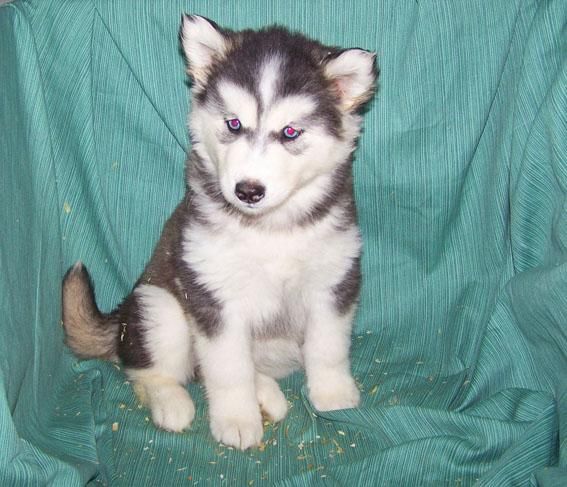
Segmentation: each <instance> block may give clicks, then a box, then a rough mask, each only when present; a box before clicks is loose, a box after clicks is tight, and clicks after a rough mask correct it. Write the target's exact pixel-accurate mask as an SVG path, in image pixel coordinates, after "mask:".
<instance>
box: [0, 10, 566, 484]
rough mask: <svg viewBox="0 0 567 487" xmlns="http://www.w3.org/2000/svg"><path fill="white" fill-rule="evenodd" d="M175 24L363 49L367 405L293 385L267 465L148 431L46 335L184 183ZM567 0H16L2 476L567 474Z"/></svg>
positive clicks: (1, 315) (132, 262) (150, 241)
mask: <svg viewBox="0 0 567 487" xmlns="http://www.w3.org/2000/svg"><path fill="white" fill-rule="evenodd" d="M182 11H188V12H194V13H200V14H203V15H205V16H208V17H210V18H212V19H214V20H216V21H217V22H218V23H219V24H221V25H225V26H229V27H232V28H243V27H258V26H262V25H265V24H270V23H274V22H277V23H280V24H284V25H287V26H289V27H291V28H293V29H298V30H301V31H303V32H305V33H307V34H308V35H311V36H314V37H316V38H318V39H320V40H322V41H323V42H326V43H331V44H338V45H342V46H359V47H364V48H367V49H373V50H376V51H377V52H378V60H379V64H380V67H381V78H380V89H379V94H378V96H377V98H376V100H375V102H374V103H373V104H372V108H371V110H370V111H369V113H368V114H367V116H366V124H365V133H364V135H363V137H362V140H361V145H360V148H359V150H358V152H357V156H356V162H355V165H356V181H357V183H356V192H357V199H358V204H359V209H360V223H361V227H362V231H363V235H364V240H365V254H364V260H363V267H364V288H363V293H362V302H361V309H360V312H359V314H358V318H357V323H356V330H355V336H354V337H353V343H354V345H353V368H354V372H355V375H356V377H357V379H358V381H359V383H360V387H361V389H362V391H363V393H362V397H363V399H362V405H361V407H360V408H359V409H356V410H345V411H338V412H333V413H325V414H315V412H314V411H313V409H312V407H311V406H310V404H309V402H308V400H307V398H306V395H305V389H304V387H303V377H302V375H301V374H296V375H294V376H292V377H290V378H288V379H286V380H284V381H282V387H283V389H284V391H285V394H286V396H287V397H288V399H289V401H290V403H291V409H290V413H289V416H288V418H287V419H286V420H285V421H284V422H283V423H281V424H279V425H275V426H274V425H266V432H265V438H264V439H265V445H264V446H263V447H262V448H261V449H260V450H254V451H248V452H244V453H242V452H239V451H235V450H231V449H229V448H225V447H222V446H220V445H218V444H216V443H215V442H214V441H213V440H212V438H211V436H210V434H209V430H208V425H207V411H206V403H205V401H204V398H203V392H202V390H201V388H200V386H199V385H194V384H193V385H190V386H189V388H190V390H191V393H192V395H193V397H194V398H195V399H196V402H197V408H198V412H197V418H196V420H195V423H194V426H193V427H192V429H191V430H190V431H188V432H186V433H184V434H181V435H174V434H169V433H166V432H162V431H158V430H156V429H155V428H154V426H153V425H152V423H151V421H150V420H149V418H148V415H149V412H148V411H147V410H145V409H142V408H140V407H139V406H138V403H137V401H136V399H135V397H134V395H133V392H132V389H131V386H130V384H129V383H128V382H127V381H126V380H125V377H124V376H123V375H122V373H121V372H120V371H119V370H117V368H116V367H114V366H112V365H110V364H107V363H102V362H98V361H86V362H78V361H77V360H76V359H74V358H73V357H72V356H71V354H70V353H69V351H68V350H67V349H66V348H65V347H64V345H63V333H62V329H61V326H60V311H61V309H60V281H61V278H62V275H63V273H64V271H65V270H66V268H67V267H68V266H69V265H71V264H72V263H73V262H74V261H76V260H78V259H81V260H83V261H84V262H85V263H86V264H87V265H88V267H89V269H90V270H91V271H92V274H93V276H94V280H95V282H96V284H97V288H96V291H97V297H98V300H99V303H100V304H101V307H102V308H103V309H106V310H108V309H110V308H112V307H113V306H114V305H115V304H116V303H117V302H118V301H120V299H121V298H122V297H123V296H124V295H125V294H126V293H127V292H128V290H129V288H130V286H131V285H132V284H133V282H134V281H135V279H136V278H137V276H138V274H139V273H140V271H141V270H142V268H143V266H144V263H145V262H146V260H147V259H148V257H149V255H150V252H151V250H152V247H153V245H154V243H155V242H156V239H157V238H158V235H159V233H160V230H161V226H162V224H163V222H164V220H165V219H166V218H167V216H168V215H169V213H170V211H171V210H172V209H173V208H174V206H175V205H176V203H177V201H178V200H179V198H180V197H181V195H182V193H183V168H184V158H185V152H186V150H187V146H188V139H187V134H186V115H187V110H188V101H187V100H188V95H187V84H186V80H185V75H184V69H183V60H182V58H181V55H180V53H179V47H178V41H177V30H178V24H179V20H180V14H181V12H182ZM566 23H567V2H566V1H565V0H555V1H551V0H550V1H543V0H542V1H536V0H533V1H530V0H525V1H522V0H515V1H512V0H510V1H506V2H504V1H498V2H488V1H485V0H453V1H441V0H439V1H436V0H419V1H418V0H379V1H377V0H365V1H363V0H360V1H354V2H348V1H346V0H345V1H341V0H328V1H324V0H311V1H309V2H307V1H304V0H302V1H295V0H287V1H285V2H276V1H273V2H271V1H270V2H265V1H262V0H239V1H238V2H236V1H234V2H225V1H211V0H195V1H186V2H183V1H168V0H144V1H133V0H131V1H121V2H111V1H102V0H100V1H99V0H97V1H70V0H54V1H46V0H44V1H40V0H36V1H29V2H15V3H13V4H8V5H5V6H3V7H1V8H0V168H1V173H0V232H1V234H2V237H1V238H2V240H1V246H0V366H1V367H0V440H1V445H2V446H1V448H0V485H15V486H19V485H26V486H27V485H55V486H67V485H81V484H86V483H93V484H97V483H101V484H112V485H132V486H134V485H135V486H142V485H204V484H206V485H245V486H258V485H279V486H300V485H319V484H320V485H364V486H366V485H377V486H381V485H396V486H400V485H401V486H406V485H407V486H418V485H456V486H460V485H471V484H473V483H475V482H476V483H478V484H479V485H494V486H503V485H543V486H555V485H557V486H559V485H567V60H566V57H567V54H566V53H567V38H566V37H567V34H566V32H567V27H566Z"/></svg>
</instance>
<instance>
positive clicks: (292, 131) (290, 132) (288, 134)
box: [282, 125, 303, 140]
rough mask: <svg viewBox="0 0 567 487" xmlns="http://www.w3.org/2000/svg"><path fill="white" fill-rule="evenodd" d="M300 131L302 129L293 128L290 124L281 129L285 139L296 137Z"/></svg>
mask: <svg viewBox="0 0 567 487" xmlns="http://www.w3.org/2000/svg"><path fill="white" fill-rule="evenodd" d="M302 132H303V130H301V129H299V130H298V129H296V128H293V127H292V126H291V125H288V126H286V127H284V129H283V130H282V135H283V136H284V138H286V139H289V140H293V139H297V138H298V137H299V136H300V135H301V133H302Z"/></svg>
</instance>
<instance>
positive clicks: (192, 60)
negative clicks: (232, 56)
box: [180, 14, 229, 85]
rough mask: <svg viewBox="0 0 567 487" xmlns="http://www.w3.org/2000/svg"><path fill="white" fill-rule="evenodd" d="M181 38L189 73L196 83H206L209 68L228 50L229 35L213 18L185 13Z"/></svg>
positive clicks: (182, 19)
mask: <svg viewBox="0 0 567 487" xmlns="http://www.w3.org/2000/svg"><path fill="white" fill-rule="evenodd" d="M180 38H181V45H182V47H183V52H184V53H185V57H186V58H187V62H188V64H189V68H188V72H189V75H190V76H191V77H192V78H193V82H194V83H195V84H197V85H199V84H204V82H205V80H206V78H207V72H208V68H209V67H210V66H211V64H212V63H213V62H214V60H215V59H218V58H221V57H222V56H223V55H224V53H225V52H226V51H227V49H228V46H229V39H228V37H227V36H226V35H225V34H224V33H223V31H222V30H221V29H220V28H219V26H218V25H217V24H215V23H214V22H213V21H212V20H209V19H206V18H205V17H201V16H200V15H187V14H183V16H182V18H181V31H180Z"/></svg>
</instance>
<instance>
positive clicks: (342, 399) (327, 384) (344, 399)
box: [309, 374, 360, 411]
mask: <svg viewBox="0 0 567 487" xmlns="http://www.w3.org/2000/svg"><path fill="white" fill-rule="evenodd" d="M309 399H310V400H311V403H312V404H313V406H314V407H315V409H317V411H335V410H337V409H348V408H355V407H357V406H358V404H359V403H360V391H359V390H358V387H356V383H355V382H354V379H353V378H352V377H351V376H349V375H344V374H341V375H338V376H333V377H332V378H330V379H328V380H326V381H313V382H312V383H310V384H309Z"/></svg>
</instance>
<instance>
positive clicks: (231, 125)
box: [226, 118, 242, 133]
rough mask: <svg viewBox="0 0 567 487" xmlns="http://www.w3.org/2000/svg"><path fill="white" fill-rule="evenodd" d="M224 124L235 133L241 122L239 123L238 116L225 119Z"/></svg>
mask: <svg viewBox="0 0 567 487" xmlns="http://www.w3.org/2000/svg"><path fill="white" fill-rule="evenodd" d="M226 126H227V127H228V130H230V131H231V132H232V133H236V132H239V131H240V129H241V127H242V124H241V123H240V120H238V118H231V119H230V120H227V121H226Z"/></svg>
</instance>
